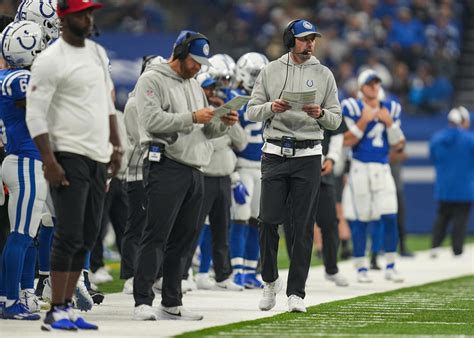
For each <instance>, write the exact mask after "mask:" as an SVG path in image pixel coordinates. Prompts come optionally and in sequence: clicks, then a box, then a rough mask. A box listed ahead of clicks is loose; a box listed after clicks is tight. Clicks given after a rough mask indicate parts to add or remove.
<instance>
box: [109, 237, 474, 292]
mask: <svg viewBox="0 0 474 338" xmlns="http://www.w3.org/2000/svg"><path fill="white" fill-rule="evenodd" d="M466 243H474V236H468V237H467V238H466ZM443 244H444V246H449V245H450V242H449V241H447V240H446V241H444V243H443ZM407 247H408V248H409V249H410V250H412V251H420V250H428V249H429V248H430V247H431V236H430V235H408V236H407ZM321 264H322V260H321V259H318V258H317V257H315V256H313V259H312V261H311V265H312V266H317V265H321ZM107 265H108V266H109V268H111V272H110V273H111V274H112V276H113V277H114V281H113V282H110V283H105V284H102V285H100V290H101V291H102V292H105V293H113V292H120V291H122V288H123V283H124V281H122V280H120V278H119V276H120V264H119V263H115V262H107ZM278 267H279V268H280V269H287V268H288V267H289V262H288V255H287V252H286V246H285V241H284V239H281V240H280V247H279V250H278ZM473 292H474V291H473Z"/></svg>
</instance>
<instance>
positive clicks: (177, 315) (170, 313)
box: [163, 310, 181, 317]
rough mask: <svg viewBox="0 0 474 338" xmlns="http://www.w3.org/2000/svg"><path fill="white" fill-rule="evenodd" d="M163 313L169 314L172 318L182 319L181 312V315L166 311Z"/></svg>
mask: <svg viewBox="0 0 474 338" xmlns="http://www.w3.org/2000/svg"><path fill="white" fill-rule="evenodd" d="M163 312H166V313H167V314H169V315H171V316H175V317H181V311H180V312H179V313H172V312H168V311H166V310H163Z"/></svg>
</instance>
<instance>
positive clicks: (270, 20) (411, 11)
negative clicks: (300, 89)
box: [0, 0, 468, 114]
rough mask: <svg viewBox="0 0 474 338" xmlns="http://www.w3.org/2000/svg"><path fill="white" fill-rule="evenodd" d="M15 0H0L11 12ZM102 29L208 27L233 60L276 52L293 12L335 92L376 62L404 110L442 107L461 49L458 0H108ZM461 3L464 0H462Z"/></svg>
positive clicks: (216, 48)
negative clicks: (316, 35) (313, 41)
mask: <svg viewBox="0 0 474 338" xmlns="http://www.w3.org/2000/svg"><path fill="white" fill-rule="evenodd" d="M17 2H19V1H18V0H7V1H3V2H2V4H0V12H4V13H14V11H15V9H16V6H17ZM103 2H104V3H105V4H106V7H105V8H104V9H103V10H102V11H100V13H97V24H98V26H99V28H100V29H101V30H105V31H109V30H113V31H124V32H135V33H137V34H141V33H145V32H156V33H158V34H159V33H160V32H171V33H172V32H176V31H179V30H180V29H182V27H188V28H189V29H193V30H196V31H201V32H203V33H204V34H206V35H207V36H208V37H209V38H210V40H211V42H212V51H213V53H227V54H229V55H231V56H232V57H234V58H235V59H237V58H238V57H240V56H241V55H242V54H244V53H246V52H250V51H257V52H261V53H264V54H265V55H267V56H268V58H269V59H270V60H272V59H275V58H277V57H279V56H280V55H281V54H282V52H284V51H283V50H282V44H281V36H282V32H283V29H284V28H285V26H286V24H287V23H288V22H289V21H290V20H291V18H295V17H301V18H305V19H307V20H309V21H310V22H316V23H317V24H318V25H319V29H320V31H322V32H323V33H324V36H325V38H324V39H322V40H321V43H320V45H319V46H317V47H316V55H317V57H318V58H319V59H320V60H321V62H322V63H323V64H326V65H328V66H329V67H330V68H331V69H332V71H333V72H334V73H335V75H336V80H337V83H338V87H339V89H340V91H341V92H340V96H341V99H342V98H345V97H349V96H354V94H355V93H356V92H357V83H356V77H357V74H358V73H360V71H362V70H363V69H364V68H367V67H370V68H373V69H376V70H377V72H378V73H379V74H381V76H382V77H383V83H384V84H386V85H385V89H386V90H387V91H388V92H389V93H390V95H393V98H395V99H397V100H398V101H400V103H401V104H402V105H403V107H404V110H405V111H406V112H408V113H416V114H419V113H425V114H432V113H438V112H446V111H447V110H448V109H449V107H451V105H452V98H453V91H454V88H453V79H454V77H455V75H456V74H455V72H456V61H457V59H458V57H459V55H460V45H461V40H462V39H461V36H462V29H463V26H462V22H463V14H464V15H467V14H466V12H465V11H464V12H463V5H466V4H463V1H462V0H319V1H314V0H295V1H283V0H258V1H257V0H249V1H237V0H184V1H172V0H160V1H157V0H106V1H103ZM464 2H465V3H466V2H468V1H464Z"/></svg>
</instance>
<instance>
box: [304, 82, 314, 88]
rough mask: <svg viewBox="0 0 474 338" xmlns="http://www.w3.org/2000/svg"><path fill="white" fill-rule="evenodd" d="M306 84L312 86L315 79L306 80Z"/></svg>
mask: <svg viewBox="0 0 474 338" xmlns="http://www.w3.org/2000/svg"><path fill="white" fill-rule="evenodd" d="M306 85H307V86H308V87H312V86H313V85H314V81H313V80H308V81H306Z"/></svg>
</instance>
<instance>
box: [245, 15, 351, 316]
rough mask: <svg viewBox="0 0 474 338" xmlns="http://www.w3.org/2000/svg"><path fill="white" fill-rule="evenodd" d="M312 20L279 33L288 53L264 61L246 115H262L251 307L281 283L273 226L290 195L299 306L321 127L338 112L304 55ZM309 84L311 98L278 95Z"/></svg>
mask: <svg viewBox="0 0 474 338" xmlns="http://www.w3.org/2000/svg"><path fill="white" fill-rule="evenodd" d="M316 37H321V34H320V33H319V32H318V31H317V28H316V26H314V25H313V24H311V23H309V22H308V21H305V20H294V21H292V22H290V23H289V24H288V26H287V28H286V29H285V32H284V35H283V43H284V45H285V47H286V48H287V49H288V50H289V53H287V54H285V55H283V56H282V57H281V58H280V59H278V60H275V61H273V62H271V63H269V64H268V65H267V66H266V67H265V68H264V69H263V70H262V72H261V73H260V75H259V77H258V79H257V81H256V83H255V86H254V89H253V91H252V99H251V100H250V102H249V104H248V110H247V115H248V118H249V119H250V120H252V121H264V122H265V123H264V133H263V135H264V139H265V144H264V146H263V149H262V150H263V155H262V188H261V190H262V193H261V200H260V216H259V221H260V247H261V259H262V278H263V281H264V282H265V285H264V291H263V297H262V299H261V300H260V303H259V308H260V309H261V310H263V311H267V310H270V309H272V308H273V307H274V306H275V303H276V294H277V293H278V292H279V291H280V290H281V289H282V287H283V282H282V281H281V279H280V278H279V277H278V267H277V251H278V240H279V236H278V225H279V224H282V223H283V221H284V217H285V212H286V203H287V198H288V196H289V195H290V194H291V197H292V198H291V203H290V212H291V218H292V224H293V227H294V228H293V241H292V242H291V245H292V248H291V249H292V253H293V255H292V257H291V263H290V271H289V274H288V283H287V290H286V294H287V296H288V310H289V311H290V312H306V307H305V305H304V302H303V298H304V297H305V283H306V278H307V277H308V270H309V266H310V261H311V251H312V240H313V225H314V218H313V216H314V215H312V214H311V206H312V205H313V203H314V202H315V201H317V198H318V194H319V184H320V177H321V155H322V147H321V140H322V139H323V137H324V136H323V135H324V134H323V128H326V129H329V130H335V129H337V128H338V127H339V125H340V123H341V120H342V116H341V107H340V104H339V100H338V98H337V87H336V82H335V80H334V76H333V75H332V73H331V71H330V70H329V69H328V68H327V67H325V66H323V65H321V63H320V62H319V61H318V60H317V59H316V58H315V57H314V56H312V53H313V50H314V44H315V40H316ZM314 90H315V91H316V96H315V100H314V102H313V103H311V104H306V105H304V106H302V107H300V108H298V107H299V106H298V105H297V104H295V103H291V102H285V101H283V100H282V99H281V97H282V93H283V91H289V92H310V91H314Z"/></svg>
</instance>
